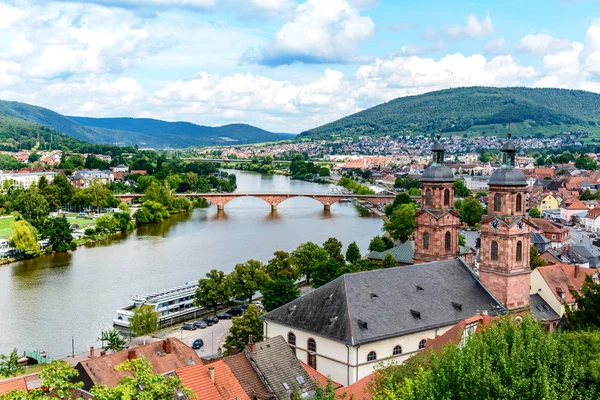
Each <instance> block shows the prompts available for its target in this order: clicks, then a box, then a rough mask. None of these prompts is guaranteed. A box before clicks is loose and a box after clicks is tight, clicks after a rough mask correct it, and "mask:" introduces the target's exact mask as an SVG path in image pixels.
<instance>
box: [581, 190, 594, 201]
mask: <svg viewBox="0 0 600 400" xmlns="http://www.w3.org/2000/svg"><path fill="white" fill-rule="evenodd" d="M579 200H583V201H585V200H594V194H593V193H592V191H591V190H590V189H589V188H587V189H585V190H584V191H583V192H581V194H580V195H579Z"/></svg>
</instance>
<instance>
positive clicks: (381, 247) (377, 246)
mask: <svg viewBox="0 0 600 400" xmlns="http://www.w3.org/2000/svg"><path fill="white" fill-rule="evenodd" d="M369 251H385V243H384V242H383V239H382V238H381V236H379V235H378V236H375V237H374V238H373V239H371V243H369Z"/></svg>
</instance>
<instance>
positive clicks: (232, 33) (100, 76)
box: [0, 0, 600, 132]
mask: <svg viewBox="0 0 600 400" xmlns="http://www.w3.org/2000/svg"><path fill="white" fill-rule="evenodd" d="M472 85H490V86H515V85H521V86H532V87H563V88H573V89H583V90H590V91H595V92H600V2H598V1H594V0H588V1H585V0H579V1H577V0H571V1H568V0H544V1H542V0H538V1H536V0H527V1H512V0H505V1H459V0H455V1H427V2H425V1H416V0H415V1H412V0H411V1H408V0H395V1H391V0H124V1H117V0H87V1H86V0H84V1H72V0H60V1H55V2H47V1H41V0H0V99H5V100H18V101H23V102H27V103H32V104H37V105H40V106H44V107H48V108H52V109H54V110H56V111H58V112H61V113H64V114H67V115H83V116H97V117H102V116H132V117H150V118H159V119H166V120H172V121H175V120H185V121H191V122H194V123H199V124H205V125H222V124H227V123H238V122H244V123H250V124H253V125H257V126H259V127H262V128H265V129H269V130H273V131H280V132H301V131H303V130H305V129H309V128H312V127H315V126H318V125H321V124H323V123H326V122H329V121H332V120H335V119H337V118H340V117H343V116H345V115H348V114H351V113H354V112H356V111H359V110H362V109H365V108H368V107H371V106H373V105H376V104H380V103H382V102H384V101H389V100H391V99H394V98H396V97H400V96H407V95H414V94H419V93H424V92H428V91H432V90H439V89H444V88H448V87H457V86H472Z"/></svg>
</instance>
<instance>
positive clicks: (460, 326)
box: [425, 315, 498, 351]
mask: <svg viewBox="0 0 600 400" xmlns="http://www.w3.org/2000/svg"><path fill="white" fill-rule="evenodd" d="M497 319H498V318H497V317H492V316H489V315H475V316H473V317H471V318H466V319H463V320H462V321H460V322H459V323H457V324H456V325H454V326H453V327H452V328H450V329H449V330H448V331H446V333H444V334H443V335H440V336H436V337H435V338H434V339H427V342H426V343H425V349H426V350H427V349H429V350H430V351H439V350H441V349H442V348H443V347H444V346H446V345H448V344H450V343H454V344H459V343H460V341H461V339H462V336H463V333H464V332H465V326H467V325H468V324H472V323H474V322H477V330H476V331H479V329H486V328H487V327H488V326H489V325H490V324H491V322H492V321H495V320H497Z"/></svg>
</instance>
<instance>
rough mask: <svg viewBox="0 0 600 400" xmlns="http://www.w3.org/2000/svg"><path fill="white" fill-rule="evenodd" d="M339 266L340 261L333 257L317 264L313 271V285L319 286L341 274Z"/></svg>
mask: <svg viewBox="0 0 600 400" xmlns="http://www.w3.org/2000/svg"><path fill="white" fill-rule="evenodd" d="M339 268H340V263H339V262H337V261H336V260H335V259H333V258H328V259H327V260H325V261H322V262H320V263H319V264H317V267H316V268H315V270H314V272H313V283H312V287H314V288H318V287H320V286H323V285H325V284H326V283H329V282H331V281H332V280H334V279H335V278H337V277H338V276H340V275H339Z"/></svg>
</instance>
